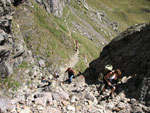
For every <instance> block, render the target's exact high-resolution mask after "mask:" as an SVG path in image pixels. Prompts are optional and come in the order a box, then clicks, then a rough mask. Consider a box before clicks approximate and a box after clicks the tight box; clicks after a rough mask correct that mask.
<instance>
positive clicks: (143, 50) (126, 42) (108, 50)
mask: <svg viewBox="0 0 150 113" xmlns="http://www.w3.org/2000/svg"><path fill="white" fill-rule="evenodd" d="M149 56H150V24H141V25H136V26H133V27H131V28H129V29H127V30H126V31H124V32H123V33H121V34H120V35H119V36H118V37H116V38H115V39H113V40H112V42H110V43H109V44H108V45H107V46H105V47H104V49H103V51H102V52H101V53H100V57H99V58H98V59H96V60H95V61H93V62H92V63H90V66H89V69H87V72H88V74H89V75H91V76H92V77H94V78H97V77H98V76H99V75H100V73H101V72H102V71H103V70H104V67H105V65H107V64H111V65H113V67H114V68H120V69H121V71H122V73H123V74H122V75H123V76H132V77H133V76H134V78H133V80H131V84H132V85H131V84H130V83H129V84H130V85H128V86H129V89H130V88H131V87H132V86H133V87H132V91H131V90H130V93H131V92H134V94H133V95H132V97H136V98H137V99H139V98H140V97H141V94H142V92H141V88H142V87H143V85H144V83H143V85H142V81H144V80H146V81H147V80H148V79H149V77H150V75H149V73H150V57H149ZM146 83H147V82H146ZM147 84H150V83H147ZM146 86H148V88H147V90H146V94H147V96H148V95H149V93H148V91H149V89H150V87H149V85H146ZM127 89H128V88H127ZM135 92H136V93H135ZM128 93H129V92H128ZM137 94H138V95H137ZM146 94H145V96H144V100H145V99H146V98H147V97H146ZM147 101H150V100H148V98H147Z"/></svg>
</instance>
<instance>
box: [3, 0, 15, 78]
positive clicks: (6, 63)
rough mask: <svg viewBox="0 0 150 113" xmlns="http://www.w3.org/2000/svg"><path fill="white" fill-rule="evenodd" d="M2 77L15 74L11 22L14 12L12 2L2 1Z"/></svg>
mask: <svg viewBox="0 0 150 113" xmlns="http://www.w3.org/2000/svg"><path fill="white" fill-rule="evenodd" d="M0 4H1V5H0V18H1V19H0V76H1V77H5V76H7V75H9V74H11V73H12V72H13V59H11V57H10V56H11V53H12V50H13V48H12V42H13V41H12V36H11V35H10V32H11V30H10V25H11V24H10V22H11V19H12V16H11V15H12V10H11V4H10V1H8V0H6V1H4V0H2V1H0Z"/></svg>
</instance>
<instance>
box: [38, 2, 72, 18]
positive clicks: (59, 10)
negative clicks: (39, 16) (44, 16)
mask: <svg viewBox="0 0 150 113" xmlns="http://www.w3.org/2000/svg"><path fill="white" fill-rule="evenodd" d="M35 1H36V2H37V3H39V4H40V5H41V6H43V7H44V8H45V10H46V11H47V12H48V13H52V14H53V15H55V16H57V17H61V16H62V15H63V7H64V0H35ZM68 2H69V1H68Z"/></svg>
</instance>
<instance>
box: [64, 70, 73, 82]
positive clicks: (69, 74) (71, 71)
mask: <svg viewBox="0 0 150 113" xmlns="http://www.w3.org/2000/svg"><path fill="white" fill-rule="evenodd" d="M66 72H68V82H69V83H71V82H72V78H73V77H75V76H74V75H75V71H74V70H73V69H72V68H71V67H68V69H67V70H66V71H65V73H66Z"/></svg>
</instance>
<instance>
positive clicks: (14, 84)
mask: <svg viewBox="0 0 150 113" xmlns="http://www.w3.org/2000/svg"><path fill="white" fill-rule="evenodd" d="M20 86H21V84H20V83H19V82H18V81H16V80H15V79H14V78H13V77H12V76H7V77H6V78H0V89H5V90H8V89H11V90H12V91H17V89H18V88H19V87H20Z"/></svg>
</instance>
